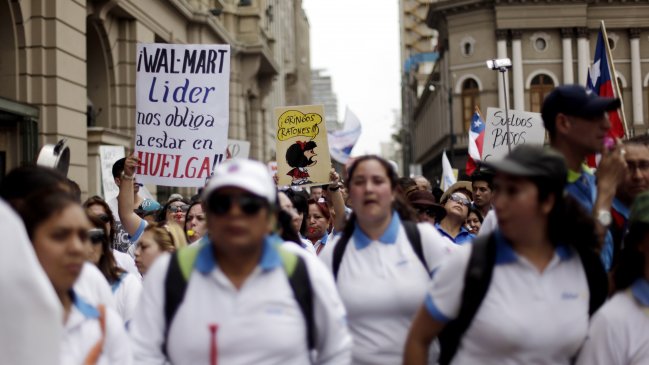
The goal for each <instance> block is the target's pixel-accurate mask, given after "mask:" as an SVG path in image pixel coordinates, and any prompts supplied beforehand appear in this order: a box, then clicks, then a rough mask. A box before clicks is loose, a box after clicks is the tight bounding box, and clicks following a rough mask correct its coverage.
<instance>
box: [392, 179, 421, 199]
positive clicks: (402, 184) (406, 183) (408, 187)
mask: <svg viewBox="0 0 649 365" xmlns="http://www.w3.org/2000/svg"><path fill="white" fill-rule="evenodd" d="M397 183H398V185H399V189H401V192H403V194H405V195H406V196H407V195H408V194H410V192H411V191H413V190H417V189H418V186H417V182H416V181H415V180H414V179H412V178H409V177H400V178H398V179H397Z"/></svg>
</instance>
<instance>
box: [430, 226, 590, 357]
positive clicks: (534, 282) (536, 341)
mask: <svg viewBox="0 0 649 365" xmlns="http://www.w3.org/2000/svg"><path fill="white" fill-rule="evenodd" d="M496 242H497V250H496V264H495V267H494V269H493V275H492V278H491V284H490V286H489V289H488V291H487V294H486V295H485V298H484V299H483V301H482V304H481V306H480V308H479V309H478V311H477V312H476V315H475V317H474V318H473V321H472V322H471V325H470V326H469V328H468V329H467V331H466V332H465V333H464V336H463V338H462V340H461V342H460V345H459V347H458V351H457V354H456V355H455V357H454V358H453V361H452V362H451V364H452V365H465V364H466V365H468V364H484V365H489V364H493V365H504V364H506V365H509V364H512V365H513V364H520V365H526V364H536V365H546V364H547V365H550V364H552V365H558V364H566V365H568V364H570V363H571V361H570V360H571V358H572V357H574V356H575V355H576V354H577V351H578V350H579V347H580V346H581V344H582V343H583V341H584V339H585V338H586V333H587V331H588V304H589V298H590V295H589V291H588V283H587V280H586V274H585V272H584V269H583V266H582V264H581V259H580V258H579V255H578V254H577V253H576V252H574V251H573V250H572V249H571V248H569V247H567V246H558V247H557V249H556V251H555V254H554V257H553V258H552V260H551V261H550V264H549V265H548V266H547V267H546V268H545V270H544V271H543V273H539V271H538V269H536V267H534V266H533V265H532V264H531V263H530V262H529V261H528V260H526V259H525V258H524V257H521V256H519V255H518V254H516V253H515V251H514V250H513V249H512V247H511V246H510V244H509V243H508V242H506V240H505V238H504V237H503V236H502V234H501V233H500V232H499V231H496ZM471 250H472V245H465V246H462V247H461V248H460V249H459V250H457V252H456V253H455V254H454V255H452V256H451V257H450V259H449V260H448V261H447V262H446V263H445V264H444V265H443V266H442V267H441V268H440V269H439V271H438V272H437V273H436V274H435V276H434V277H433V280H432V283H431V287H430V289H429V293H428V295H427V296H426V301H425V306H426V309H427V310H428V313H429V314H430V315H431V317H432V318H433V319H435V320H437V321H439V322H444V323H446V322H448V321H449V320H451V319H454V318H456V316H457V315H458V312H459V310H460V305H461V303H460V302H461V295H462V290H463V289H464V273H465V272H466V268H467V265H468V261H469V257H470V255H471Z"/></svg>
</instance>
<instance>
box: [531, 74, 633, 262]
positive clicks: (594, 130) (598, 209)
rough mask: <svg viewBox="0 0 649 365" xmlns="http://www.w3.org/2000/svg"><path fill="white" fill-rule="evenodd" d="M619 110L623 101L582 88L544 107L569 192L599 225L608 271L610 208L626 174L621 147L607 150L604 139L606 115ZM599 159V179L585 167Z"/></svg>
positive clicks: (561, 91)
mask: <svg viewBox="0 0 649 365" xmlns="http://www.w3.org/2000/svg"><path fill="white" fill-rule="evenodd" d="M619 107H620V99H613V98H602V97H599V96H597V95H595V94H593V93H589V92H588V91H587V90H586V89H585V88H584V87H583V86H580V85H562V86H559V87H557V88H555V89H554V90H553V91H552V92H551V93H550V94H549V95H548V96H547V97H546V98H545V101H544V102H543V108H542V110H541V115H542V117H543V125H544V126H545V129H546V130H547V131H548V135H549V136H550V144H551V146H552V147H554V148H555V149H556V150H557V151H559V152H560V153H562V154H563V156H564V157H565V159H566V163H567V165H568V169H569V171H568V185H567V186H566V191H567V192H568V194H570V195H571V196H573V197H574V198H575V199H577V201H579V203H580V204H581V205H582V206H583V207H584V208H585V209H586V211H588V212H592V215H593V217H594V218H595V220H596V221H597V223H598V225H597V226H598V230H599V236H600V237H602V241H603V242H604V244H603V247H602V250H601V256H602V262H603V263H604V266H605V267H606V269H607V270H608V269H610V266H611V263H612V260H613V240H612V237H611V235H610V233H609V232H608V227H609V226H610V225H611V222H612V218H611V212H610V210H611V206H612V203H613V198H614V197H615V193H616V189H617V187H618V185H619V184H620V183H621V182H622V180H623V179H624V176H625V174H626V162H625V161H624V157H623V153H624V149H623V147H622V146H621V145H620V144H617V145H616V146H614V147H613V149H612V150H608V149H607V148H606V147H605V137H606V134H607V132H608V130H609V129H610V128H611V124H610V122H609V120H608V116H607V114H606V112H608V111H611V110H615V109H617V108H619ZM596 153H601V161H600V163H599V166H598V168H597V177H595V175H593V173H592V171H591V170H590V169H589V168H588V167H587V166H586V165H584V161H585V159H586V157H587V156H588V155H591V154H596Z"/></svg>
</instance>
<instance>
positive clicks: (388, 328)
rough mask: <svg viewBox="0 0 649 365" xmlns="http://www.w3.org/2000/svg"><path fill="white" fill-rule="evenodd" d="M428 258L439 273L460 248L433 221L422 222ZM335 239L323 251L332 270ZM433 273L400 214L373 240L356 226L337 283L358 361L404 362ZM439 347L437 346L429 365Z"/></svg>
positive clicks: (355, 359)
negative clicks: (417, 252)
mask: <svg viewBox="0 0 649 365" xmlns="http://www.w3.org/2000/svg"><path fill="white" fill-rule="evenodd" d="M417 228H418V229H419V233H420V236H421V243H422V249H423V252H424V258H425V259H426V262H427V264H428V268H429V270H430V271H431V272H434V271H435V270H436V269H437V268H438V267H439V266H440V265H441V264H442V262H443V261H445V260H446V259H447V257H448V255H449V254H450V253H451V252H452V251H453V250H455V249H456V247H459V246H455V245H453V244H450V243H448V241H446V240H444V239H443V238H442V236H441V235H440V234H439V233H438V232H437V231H436V230H435V228H434V227H433V226H432V225H431V224H429V223H421V224H418V225H417ZM339 240H340V238H339V237H336V239H334V240H333V241H332V242H331V243H328V244H327V246H328V247H327V248H326V249H325V250H323V251H322V252H321V253H320V256H319V257H320V258H321V259H322V260H323V262H324V263H325V265H327V267H329V269H330V270H332V266H333V264H332V262H333V252H334V250H335V247H336V245H337V244H338V242H339ZM429 280H430V274H429V273H428V272H426V268H425V267H424V265H423V263H422V262H421V261H420V260H419V258H418V257H417V255H416V254H415V252H414V250H413V249H412V245H411V244H410V242H409V241H408V237H407V235H406V231H405V229H404V228H403V226H402V225H401V220H400V219H399V216H398V214H396V213H393V216H392V221H391V222H390V225H389V227H388V229H387V230H386V231H385V232H384V233H383V236H381V237H380V238H379V239H378V240H376V241H372V240H371V239H370V238H369V237H367V236H366V235H365V234H364V233H363V232H362V231H361V229H360V228H359V227H358V226H357V227H356V229H355V230H354V233H353V235H352V237H351V238H350V239H349V242H348V243H347V247H346V248H345V254H344V255H343V258H342V261H341V263H340V267H339V271H338V279H337V282H336V285H337V286H338V291H339V293H340V297H341V298H342V300H343V303H344V304H345V308H347V315H348V321H349V329H350V331H351V333H352V338H353V339H354V348H353V362H354V364H372V365H378V364H386V365H387V364H390V365H392V364H400V363H401V361H402V358H403V350H404V346H405V342H406V336H407V334H408V330H409V328H410V324H411V323H412V319H413V317H414V315H415V313H416V312H417V310H418V309H419V307H420V306H421V303H422V302H423V300H424V297H425V295H426V289H427V287H428V283H429ZM437 355H438V350H437V348H436V342H435V345H433V347H432V349H431V351H430V363H431V364H435V363H436V359H437Z"/></svg>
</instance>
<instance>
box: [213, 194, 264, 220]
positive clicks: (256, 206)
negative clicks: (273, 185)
mask: <svg viewBox="0 0 649 365" xmlns="http://www.w3.org/2000/svg"><path fill="white" fill-rule="evenodd" d="M235 202H236V204H237V205H238V206H239V208H240V209H241V211H242V212H243V213H244V214H246V215H255V214H257V213H258V212H259V211H260V210H261V209H262V208H264V207H268V202H267V201H266V199H264V198H261V197H258V196H255V195H247V194H242V195H234V196H233V195H227V194H214V195H212V196H211V197H210V199H209V201H208V203H207V207H208V209H209V210H210V211H211V212H212V213H214V214H216V215H225V214H227V213H228V212H229V211H230V208H232V203H235Z"/></svg>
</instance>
